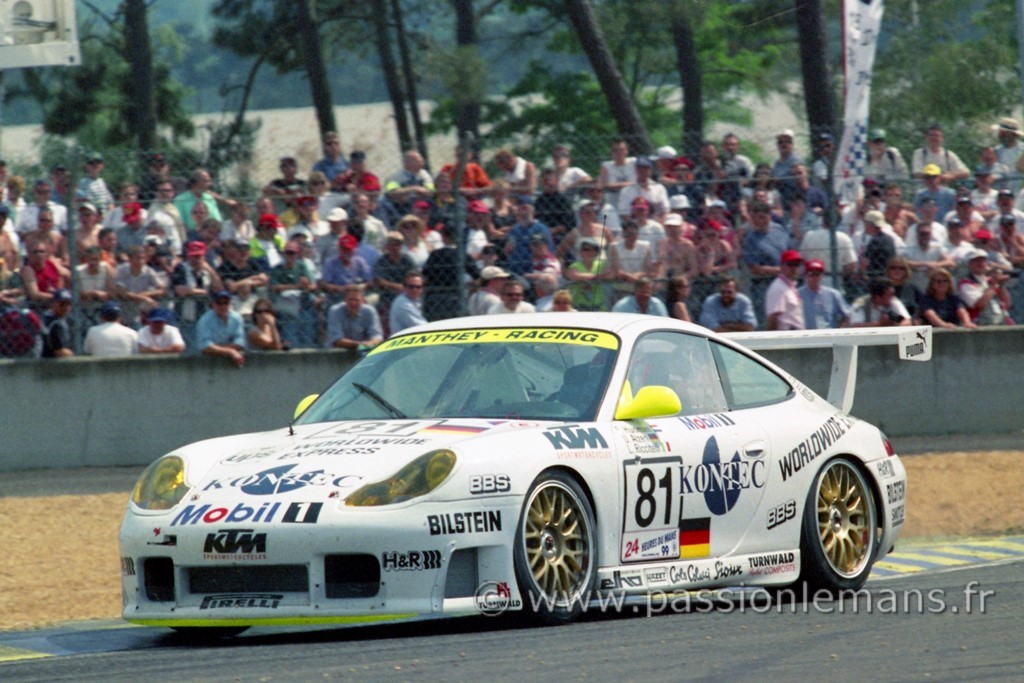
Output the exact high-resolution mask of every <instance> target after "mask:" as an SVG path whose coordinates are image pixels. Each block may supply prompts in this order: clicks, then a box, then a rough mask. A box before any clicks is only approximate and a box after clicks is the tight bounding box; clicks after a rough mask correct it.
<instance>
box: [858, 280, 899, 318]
mask: <svg viewBox="0 0 1024 683" xmlns="http://www.w3.org/2000/svg"><path fill="white" fill-rule="evenodd" d="M909 324H910V313H908V312H907V307H906V306H904V305H903V302H902V301H900V300H899V299H897V298H896V289H895V288H894V287H893V284H892V280H890V279H889V278H887V277H879V278H875V279H873V280H871V281H870V282H869V283H868V293H867V294H865V295H864V296H862V297H860V298H858V299H857V300H856V301H854V302H853V310H852V312H851V314H850V327H893V326H903V325H909Z"/></svg>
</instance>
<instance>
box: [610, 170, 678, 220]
mask: <svg viewBox="0 0 1024 683" xmlns="http://www.w3.org/2000/svg"><path fill="white" fill-rule="evenodd" d="M634 166H635V168H636V182H634V183H632V184H631V185H627V186H626V187H624V188H622V191H621V192H619V204H618V209H619V216H620V217H625V216H629V215H630V213H631V211H632V208H633V200H634V199H636V198H638V197H643V198H644V199H646V200H647V201H648V203H649V206H650V212H651V216H652V217H654V218H656V219H658V220H660V219H661V217H662V216H664V215H665V213H667V212H668V191H667V190H666V189H665V186H664V185H662V184H661V183H659V182H657V181H656V180H654V163H653V162H652V161H651V160H650V159H648V158H647V157H640V158H639V159H637V160H636V163H635V164H634ZM635 219H636V217H635V216H634V220H635ZM643 236H644V232H643V228H642V227H641V229H640V237H641V238H643Z"/></svg>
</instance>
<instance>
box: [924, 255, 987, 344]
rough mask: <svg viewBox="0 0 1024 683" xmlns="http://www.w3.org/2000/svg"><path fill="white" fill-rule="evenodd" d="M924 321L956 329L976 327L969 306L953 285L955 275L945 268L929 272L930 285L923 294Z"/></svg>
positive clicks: (932, 324) (934, 325)
mask: <svg viewBox="0 0 1024 683" xmlns="http://www.w3.org/2000/svg"><path fill="white" fill-rule="evenodd" d="M920 316H921V320H922V322H925V323H927V324H929V325H931V326H932V327H939V328H943V329H954V328H956V327H970V328H975V327H977V325H975V324H974V323H973V322H971V316H970V314H969V313H968V312H967V307H966V306H965V305H964V302H963V301H962V300H961V299H960V297H959V296H958V295H957V292H956V289H955V288H954V287H953V276H952V275H950V273H949V271H948V270H946V269H945V268H934V269H933V270H932V271H931V272H930V273H928V287H927V288H926V289H925V291H924V294H923V295H922V296H921V309H920Z"/></svg>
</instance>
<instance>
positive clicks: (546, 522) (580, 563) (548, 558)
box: [523, 484, 591, 599]
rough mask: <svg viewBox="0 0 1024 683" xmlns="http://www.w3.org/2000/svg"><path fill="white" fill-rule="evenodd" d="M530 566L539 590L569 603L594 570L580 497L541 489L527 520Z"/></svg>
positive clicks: (558, 487) (525, 536) (554, 488)
mask: <svg viewBox="0 0 1024 683" xmlns="http://www.w3.org/2000/svg"><path fill="white" fill-rule="evenodd" d="M523 540H524V545H525V550H526V562H527V564H528V565H529V567H530V573H531V575H532V576H533V581H534V583H535V584H536V586H537V588H538V589H539V590H540V591H541V592H542V593H543V594H545V595H549V596H552V597H555V598H559V599H566V598H568V597H569V596H571V595H573V594H575V593H577V592H578V591H579V590H581V589H582V588H583V584H584V582H585V581H586V577H587V574H588V572H589V570H590V543H591V539H590V529H589V528H588V525H587V523H586V518H585V515H584V513H583V510H582V508H581V506H580V503H579V500H578V499H577V498H576V496H575V495H574V494H573V493H572V492H571V491H569V490H568V489H566V488H564V487H563V486H561V485H559V484H549V485H546V486H544V487H542V488H540V489H538V490H537V491H536V492H535V493H534V495H533V498H532V499H530V505H529V507H528V508H527V510H526V515H524V519H523Z"/></svg>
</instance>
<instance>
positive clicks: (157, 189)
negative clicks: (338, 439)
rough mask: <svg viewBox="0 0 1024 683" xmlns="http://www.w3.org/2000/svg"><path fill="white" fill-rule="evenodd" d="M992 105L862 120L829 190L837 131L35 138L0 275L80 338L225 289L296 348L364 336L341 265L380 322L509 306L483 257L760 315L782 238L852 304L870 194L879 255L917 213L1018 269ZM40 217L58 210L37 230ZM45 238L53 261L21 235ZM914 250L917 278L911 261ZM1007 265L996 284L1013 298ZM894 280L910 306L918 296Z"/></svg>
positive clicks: (543, 295) (680, 305)
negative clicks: (397, 310) (118, 145)
mask: <svg viewBox="0 0 1024 683" xmlns="http://www.w3.org/2000/svg"><path fill="white" fill-rule="evenodd" d="M1000 125H1001V126H1002V128H1001V129H1000V130H998V131H996V132H993V134H992V136H991V140H983V141H981V142H982V143H991V144H990V145H988V144H979V146H978V148H977V149H976V150H955V151H954V150H947V149H945V148H944V146H943V145H942V140H941V131H937V132H938V137H936V131H935V130H928V131H925V132H923V134H922V139H921V146H920V149H913V150H912V149H905V150H898V149H896V148H895V147H892V146H891V145H889V144H888V142H887V140H886V139H885V138H886V135H885V131H879V130H873V131H871V132H870V135H869V138H870V141H869V143H868V147H867V149H866V154H867V156H866V157H865V159H864V166H865V168H864V171H865V174H866V177H867V180H866V181H865V183H863V184H860V185H858V186H857V187H856V190H857V198H856V200H855V201H853V202H848V203H846V204H845V205H843V204H840V203H838V202H837V199H836V196H835V194H834V192H833V189H832V188H833V178H832V175H833V173H834V172H841V171H836V170H835V163H834V156H835V154H836V151H835V150H836V147H837V146H838V145H837V144H836V138H834V137H833V134H832V132H831V131H816V132H814V133H812V134H811V135H806V134H795V133H794V132H793V131H790V130H779V131H774V132H773V133H771V134H770V135H768V136H764V135H762V138H761V139H754V140H751V139H744V138H743V137H742V136H741V135H736V134H733V133H731V132H729V131H728V130H724V129H719V130H718V132H716V135H715V136H714V137H711V138H709V139H707V140H701V139H696V138H693V139H688V140H686V141H685V142H684V143H683V144H679V145H676V146H671V145H664V146H659V147H657V148H655V149H654V150H653V152H652V153H651V154H649V155H647V156H643V157H639V156H637V155H636V154H634V153H633V151H632V150H631V149H630V146H629V144H628V143H627V142H626V141H624V140H621V139H617V140H616V139H604V138H602V139H598V138H593V137H585V136H578V137H576V138H574V139H559V140H547V139H543V138H535V139H521V140H518V141H517V142H518V144H517V145H516V146H506V145H499V144H497V143H495V142H492V141H489V140H487V139H486V138H484V139H482V140H480V141H479V143H478V144H473V145H470V144H467V145H465V147H466V149H467V152H466V153H465V154H464V155H463V156H462V157H460V159H456V157H455V144H454V142H453V141H452V140H451V139H437V140H432V141H431V144H430V145H429V146H428V149H429V150H430V159H429V160H427V159H423V158H422V157H420V156H419V155H418V154H405V155H402V154H400V152H399V151H398V150H397V149H395V148H392V147H390V146H389V145H388V144H386V143H384V142H378V143H376V144H369V143H367V142H365V141H364V142H352V143H349V144H345V145H343V144H342V143H343V142H344V132H343V133H342V135H340V136H338V144H333V141H332V140H324V141H321V140H316V139H315V137H314V138H313V139H310V136H311V133H309V132H306V133H302V134H301V139H300V138H299V137H296V139H295V140H291V139H289V138H288V136H279V138H278V139H277V140H276V141H275V142H274V144H273V145H271V144H270V143H269V142H268V143H265V144H263V145H262V146H260V147H259V148H258V149H257V150H256V151H255V152H254V153H253V155H252V156H251V158H249V159H248V160H247V161H246V163H244V164H243V163H237V164H220V166H219V168H217V169H215V171H214V172H211V171H210V170H209V169H207V168H205V167H204V166H203V155H202V154H199V153H197V152H195V151H189V150H185V151H176V152H175V151H166V152H164V151H160V150H151V151H146V152H143V153H138V152H118V151H99V152H97V151H86V150H81V149H78V148H74V147H67V146H64V145H59V144H48V145H43V147H42V151H41V152H40V154H39V158H38V159H30V158H17V159H16V158H9V159H7V161H6V166H5V168H4V170H5V171H6V174H5V176H4V178H3V189H4V207H5V208H6V212H7V218H6V221H7V222H6V225H5V230H4V234H3V240H2V241H0V256H2V257H3V261H4V262H3V267H2V270H0V295H2V297H3V301H2V303H3V304H4V305H7V306H13V307H28V308H33V309H36V310H37V311H38V312H40V313H44V312H46V311H47V310H48V309H49V308H50V307H51V300H52V294H53V291H54V290H55V289H58V288H59V287H60V286H61V285H63V286H66V287H69V288H70V289H71V290H72V293H73V297H74V302H73V306H72V307H71V315H70V317H69V319H70V321H71V322H72V327H73V328H74V329H75V335H74V340H75V343H76V344H77V345H80V344H81V340H82V339H83V338H84V336H85V333H86V330H87V329H88V327H89V326H90V325H92V324H95V323H96V322H97V320H98V319H99V316H100V312H101V309H102V308H103V306H104V304H107V303H108V302H117V303H119V305H120V308H121V313H122V315H123V318H124V321H125V323H127V324H129V325H130V326H133V327H136V328H138V327H141V326H143V325H144V324H145V320H146V318H147V314H148V312H149V311H150V310H152V309H154V308H159V309H161V310H164V309H166V310H167V311H169V312H170V314H171V316H172V322H173V324H175V325H177V326H179V327H180V329H181V331H182V333H183V337H184V339H185V341H186V344H187V346H188V348H189V349H190V351H192V352H195V351H197V350H198V348H197V345H198V344H199V343H200V341H199V339H198V337H197V329H196V327H197V324H198V321H199V320H200V319H201V317H202V316H203V314H204V313H206V312H207V311H208V310H210V309H211V305H210V295H211V294H212V293H213V292H214V291H219V290H225V289H226V290H229V291H230V292H231V293H232V294H233V302H234V303H233V308H234V309H235V310H236V311H237V312H238V313H239V314H240V315H242V316H243V319H244V321H245V324H246V325H247V326H248V329H249V330H250V331H252V332H253V337H252V339H253V340H254V343H256V344H258V343H259V339H258V338H259V336H260V334H259V331H260V329H261V328H262V329H264V331H265V330H266V328H267V325H266V322H265V321H266V320H267V316H264V315H263V312H264V311H266V310H269V309H274V310H275V318H276V325H273V327H276V328H277V330H278V336H279V338H280V340H281V341H283V342H284V343H285V344H288V345H291V346H295V347H313V346H323V345H331V343H332V342H333V341H335V339H336V338H337V336H338V335H339V334H342V335H344V334H347V333H350V332H360V333H365V330H363V329H362V328H361V327H360V325H361V324H362V323H360V325H357V324H356V319H357V317H358V312H359V306H358V305H357V304H352V308H351V310H349V311H348V313H343V311H342V310H341V309H343V308H344V306H345V298H346V289H345V286H346V285H351V284H359V285H361V287H362V295H363V296H362V298H363V300H364V301H365V302H366V304H367V305H369V306H370V307H372V308H373V309H374V311H375V312H376V314H377V316H378V317H379V318H380V325H379V326H380V328H381V331H380V334H383V335H386V334H388V332H389V327H390V323H391V320H390V319H389V318H390V314H391V309H392V302H393V301H394V300H395V299H396V298H399V297H400V298H402V300H403V305H405V304H406V303H409V300H411V301H412V302H413V304H414V305H413V308H414V309H420V308H421V309H422V315H423V316H424V317H425V318H427V319H437V318H445V317H452V316H457V315H465V314H466V313H467V312H468V311H473V312H479V311H481V310H484V308H482V304H480V303H479V302H480V301H489V302H490V306H491V307H493V308H494V309H495V310H498V311H500V310H501V308H502V306H504V307H505V308H506V309H509V308H514V309H522V308H523V307H524V305H523V304H520V303H519V302H518V300H517V298H516V297H515V292H513V294H512V296H511V297H509V298H502V292H501V291H500V287H498V286H496V285H495V283H493V282H492V283H491V284H489V285H488V282H489V281H490V280H493V279H495V278H483V277H481V276H482V275H486V274H487V273H492V274H493V273H494V272H497V271H494V270H490V271H486V272H484V273H482V272H481V271H485V269H487V268H488V267H493V268H498V269H500V271H502V272H507V273H509V274H510V275H511V276H512V278H511V279H512V281H513V282H516V283H518V284H519V285H521V286H522V289H523V293H524V297H525V300H526V301H527V302H529V303H531V304H532V305H534V306H538V307H539V308H540V309H541V310H547V309H548V308H550V307H551V305H552V302H553V301H554V300H559V301H563V300H566V299H570V298H571V300H572V301H573V307H574V308H576V309H577V310H612V309H616V306H617V305H618V307H619V308H618V309H616V310H619V309H622V310H632V309H633V308H635V307H636V306H637V302H636V299H640V304H639V307H640V308H641V310H649V309H648V308H647V305H646V297H647V295H646V294H645V293H643V292H641V294H640V296H637V297H632V296H631V295H633V293H634V289H637V281H638V280H644V281H646V280H650V281H651V282H652V284H653V292H654V296H655V298H656V299H658V301H660V302H663V303H664V304H665V307H666V309H667V311H668V312H669V313H670V314H674V315H678V316H683V317H685V316H687V315H688V316H689V317H690V318H691V319H692V320H693V321H695V322H697V321H700V319H701V312H702V309H703V308H704V303H705V300H706V299H707V298H708V297H710V296H713V295H715V294H716V293H717V292H718V290H719V289H720V287H721V286H722V283H723V282H725V281H728V280H733V279H734V280H735V281H736V283H737V285H738V293H739V294H740V295H741V298H742V297H743V296H746V297H749V298H750V300H751V303H752V307H753V312H754V314H755V316H756V320H757V322H756V325H755V326H756V327H759V328H763V327H764V326H765V323H766V317H765V315H764V311H765V308H764V295H765V291H766V289H767V287H768V284H769V283H770V282H771V281H772V280H773V279H774V278H775V276H776V274H777V272H778V266H779V261H780V258H781V255H782V252H784V251H786V250H788V249H797V250H801V251H802V252H803V256H804V258H806V259H812V258H815V259H820V260H821V261H823V262H824V267H825V269H826V271H827V275H828V277H829V280H828V282H829V283H830V284H831V285H833V286H834V287H835V288H836V289H838V290H839V291H840V293H841V294H842V295H843V296H844V297H845V299H846V300H847V301H852V300H853V299H855V298H856V297H860V296H862V295H864V293H865V292H866V285H867V282H868V280H869V278H871V277H876V276H880V275H884V274H885V273H886V270H885V264H884V263H877V262H871V258H869V257H870V256H872V255H871V254H868V255H867V256H866V255H865V251H866V249H867V245H868V243H869V242H870V241H871V235H869V234H865V232H864V226H863V222H864V220H863V219H864V217H865V215H866V214H867V213H868V212H869V211H881V212H882V214H881V216H882V218H883V220H882V221H881V223H882V225H881V227H883V228H884V232H886V233H887V234H890V235H892V236H893V237H894V238H895V240H894V241H895V244H896V249H895V251H896V253H903V251H904V250H905V247H906V246H907V245H910V246H909V248H910V252H911V253H912V254H918V252H919V251H920V248H917V247H915V246H914V244H915V242H916V240H917V233H916V226H917V225H918V224H920V223H922V222H923V223H933V224H938V226H939V229H938V230H934V232H940V231H941V232H947V226H948V224H949V222H950V220H951V219H959V220H960V221H961V222H962V223H963V224H964V225H966V226H968V229H967V230H966V231H960V230H958V231H957V236H955V237H952V238H951V237H950V236H948V235H943V234H938V235H934V238H935V239H936V240H937V241H938V243H939V244H940V245H941V246H942V248H943V250H944V252H945V253H959V254H964V253H966V247H964V246H963V245H965V244H966V245H970V246H971V247H975V246H976V247H981V248H984V249H987V250H989V251H990V252H991V260H993V261H998V260H999V257H1000V256H1002V257H1003V260H1004V261H1005V262H1006V263H1005V265H1006V268H1005V270H1007V271H1015V270H1016V269H1017V268H1019V267H1020V263H1021V259H1022V257H1024V254H1021V253H1019V251H1020V249H1019V246H1017V241H1016V240H1015V239H1014V238H1012V235H1011V233H1009V232H1000V230H1001V229H1002V228H1001V227H1000V223H1001V221H1000V220H999V216H1000V215H1002V214H1007V213H1009V215H1012V216H1014V218H1015V221H1013V223H1014V225H1013V226H1012V227H1014V228H1015V229H1016V231H1017V234H1020V233H1021V231H1022V230H1024V223H1021V222H1020V221H1021V219H1022V218H1024V214H1022V213H1020V212H1019V211H1017V210H1016V205H1017V204H1018V203H1019V199H1018V192H1019V191H1020V187H1021V171H1020V168H1019V166H1018V160H1019V157H1020V152H1021V149H1022V145H1021V143H1020V141H1019V137H1020V134H1019V132H1017V131H1014V130H1013V129H1012V126H1013V125H1016V122H1012V121H1009V120H1004V121H1002V122H1001V124H1000ZM297 135H298V134H297ZM384 137H386V136H382V139H383V138H384ZM345 147H347V148H348V149H345ZM460 160H461V161H460ZM453 185H460V186H461V188H462V189H461V191H455V190H453ZM524 199H528V200H529V201H528V202H524V201H523V200H524ZM968 200H969V201H968ZM521 204H527V206H520V205H521ZM41 208H49V209H50V211H49V212H47V211H41V210H40V209H41ZM40 217H43V220H44V222H45V220H46V218H47V217H49V218H50V219H52V230H51V228H50V227H48V225H50V224H41V221H40ZM876 222H877V221H876ZM954 222H955V220H954ZM263 224H270V225H269V227H268V228H265V229H264V228H262V227H261V225H263ZM538 224H542V226H540V225H538ZM1008 227H1010V226H1008ZM833 229H834V230H833ZM986 231H987V233H988V234H989V236H986ZM448 233H450V234H448ZM833 234H834V235H835V236H833ZM345 236H351V237H349V238H346V237H345ZM1008 236H1009V237H1008ZM953 240H956V241H955V242H954V241H953ZM392 243H393V245H394V246H389V244H392ZM40 244H41V245H42V250H43V251H47V252H48V253H47V254H45V257H52V260H51V261H47V260H45V259H43V260H40V259H39V258H38V254H35V253H34V252H36V251H39V249H38V247H39V245H40ZM460 246H461V248H460ZM910 260H911V261H915V259H910ZM51 262H53V263H55V264H56V266H57V267H56V268H51V267H50V266H49V265H47V264H49V263H51ZM915 263H916V261H915ZM949 265H950V266H951V267H953V264H952V263H951V262H950V263H949ZM61 268H63V269H66V270H62V269H61ZM955 268H956V269H957V272H959V273H961V274H962V273H963V272H964V266H963V264H957V265H956V266H955ZM409 270H416V271H419V272H421V273H423V274H424V283H423V284H424V285H425V293H424V294H423V295H422V297H420V296H419V294H418V293H417V292H416V291H414V288H413V289H410V288H409V287H407V286H405V284H404V278H405V274H406V271H409ZM912 270H914V271H917V272H914V273H912V276H913V278H914V280H915V281H918V282H920V280H921V274H922V273H921V272H919V271H921V270H922V267H921V266H920V265H914V266H913V268H912ZM54 271H56V274H55V272H54ZM72 272H73V273H74V277H70V274H71V273H72ZM26 280H33V282H28V281H26ZM924 281H925V282H926V281H927V278H926V277H925V280H924ZM1017 283H1019V278H1018V279H1016V280H1011V282H1010V283H1009V284H1008V285H1007V287H1008V288H1009V289H1011V290H1012V291H1013V293H1014V294H1021V296H1018V297H1017V300H1018V302H1020V301H1021V300H1024V293H1020V292H1018V289H1019V285H1018V284H1017ZM896 284H897V294H898V296H899V297H900V298H903V299H905V301H906V303H908V304H912V305H916V297H917V296H918V293H914V290H913V289H911V288H909V287H908V288H907V289H906V290H905V293H901V291H900V290H901V289H902V287H901V286H900V285H901V284H902V283H900V282H897V283H896ZM512 289H513V290H515V289H516V288H515V287H512ZM641 289H642V288H641ZM481 290H482V292H483V293H482V294H480V295H479V296H477V295H478V293H479V292H481ZM556 294H557V296H556ZM474 297H475V299H476V301H477V304H479V305H474V303H473V302H474ZM360 303H362V302H360ZM715 303H716V310H717V306H720V303H721V302H720V300H719V301H716V302H715ZM558 306H559V307H560V306H562V304H559V305H558ZM1018 306H1019V304H1018ZM107 307H108V308H110V305H109V304H108V306H107ZM332 307H334V308H335V310H334V311H333V313H332ZM623 307H625V308H623ZM655 307H656V308H657V307H658V306H657V304H655ZM254 310H256V311H257V313H256V319H255V320H254V319H253V315H254V314H253V312H254ZM719 312H720V311H719ZM1018 317H1019V316H1018ZM364 322H365V321H364ZM343 338H345V337H343ZM274 343H275V344H276V343H277V342H274Z"/></svg>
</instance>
